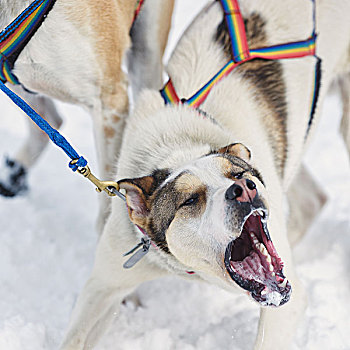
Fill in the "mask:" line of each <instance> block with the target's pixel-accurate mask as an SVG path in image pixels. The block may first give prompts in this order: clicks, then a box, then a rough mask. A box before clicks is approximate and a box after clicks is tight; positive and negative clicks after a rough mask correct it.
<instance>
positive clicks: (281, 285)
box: [278, 278, 287, 288]
mask: <svg viewBox="0 0 350 350" xmlns="http://www.w3.org/2000/svg"><path fill="white" fill-rule="evenodd" d="M286 285H287V278H285V279H284V280H283V282H282V283H279V284H278V287H280V288H286Z"/></svg>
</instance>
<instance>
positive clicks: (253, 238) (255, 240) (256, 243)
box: [250, 232, 259, 245]
mask: <svg viewBox="0 0 350 350" xmlns="http://www.w3.org/2000/svg"><path fill="white" fill-rule="evenodd" d="M250 237H251V238H252V240H253V243H254V244H255V245H258V244H259V241H258V239H257V238H256V236H255V234H254V232H250Z"/></svg>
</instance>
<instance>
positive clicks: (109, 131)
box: [103, 125, 115, 139]
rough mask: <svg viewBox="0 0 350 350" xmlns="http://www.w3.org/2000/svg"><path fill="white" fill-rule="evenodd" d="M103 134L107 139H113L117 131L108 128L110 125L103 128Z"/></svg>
mask: <svg viewBox="0 0 350 350" xmlns="http://www.w3.org/2000/svg"><path fill="white" fill-rule="evenodd" d="M103 133H104V134H105V136H106V138H107V139H111V138H113V137H114V136H115V130H114V129H113V128H112V127H111V126H108V125H105V126H104V127H103Z"/></svg>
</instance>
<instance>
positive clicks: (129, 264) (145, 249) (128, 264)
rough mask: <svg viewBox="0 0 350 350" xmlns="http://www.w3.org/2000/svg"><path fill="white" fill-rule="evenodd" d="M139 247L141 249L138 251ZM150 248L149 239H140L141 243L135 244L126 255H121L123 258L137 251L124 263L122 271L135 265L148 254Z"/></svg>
mask: <svg viewBox="0 0 350 350" xmlns="http://www.w3.org/2000/svg"><path fill="white" fill-rule="evenodd" d="M141 246H142V249H140V250H138V249H139V248H140V247H141ZM150 246H151V240H150V239H145V238H141V242H140V243H139V244H137V245H136V246H135V247H134V248H132V249H131V250H130V251H128V252H127V253H125V254H123V256H127V255H130V254H132V253H133V252H134V251H135V250H137V251H136V253H135V254H133V255H132V256H131V257H130V258H129V259H128V260H127V261H126V262H125V263H124V265H123V267H124V269H130V268H131V267H133V266H134V265H135V264H137V263H138V262H139V261H140V260H141V259H142V258H143V257H144V256H145V255H146V254H147V253H148V252H149V248H150Z"/></svg>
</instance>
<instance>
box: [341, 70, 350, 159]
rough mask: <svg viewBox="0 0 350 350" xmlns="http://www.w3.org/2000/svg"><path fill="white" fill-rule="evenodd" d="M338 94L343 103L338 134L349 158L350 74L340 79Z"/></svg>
mask: <svg viewBox="0 0 350 350" xmlns="http://www.w3.org/2000/svg"><path fill="white" fill-rule="evenodd" d="M340 92H341V97H342V102H343V116H342V120H341V125H340V132H341V134H342V136H343V139H344V142H345V145H346V148H347V150H348V155H349V158H350V73H348V74H345V75H344V76H343V77H341V78H340Z"/></svg>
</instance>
